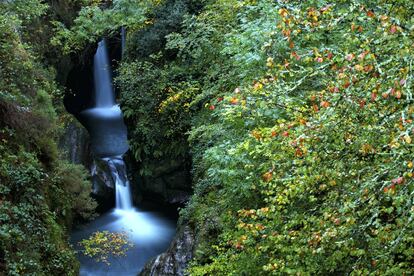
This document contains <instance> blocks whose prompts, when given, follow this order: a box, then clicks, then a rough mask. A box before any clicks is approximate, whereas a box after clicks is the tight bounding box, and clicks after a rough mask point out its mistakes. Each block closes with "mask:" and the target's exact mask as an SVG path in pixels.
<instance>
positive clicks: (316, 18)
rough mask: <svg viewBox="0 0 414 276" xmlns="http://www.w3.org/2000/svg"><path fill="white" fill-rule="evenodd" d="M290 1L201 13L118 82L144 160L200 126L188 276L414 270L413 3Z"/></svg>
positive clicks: (236, 4)
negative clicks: (194, 232) (196, 241)
mask: <svg viewBox="0 0 414 276" xmlns="http://www.w3.org/2000/svg"><path fill="white" fill-rule="evenodd" d="M279 2H280V3H276V2H275V1H270V0H269V1H232V0H217V1H209V2H208V3H204V4H205V5H204V7H203V8H202V10H201V11H198V12H196V13H186V14H184V15H183V16H182V17H181V18H182V22H181V24H180V29H178V30H176V31H175V32H174V33H171V34H169V35H167V38H166V39H167V42H166V45H165V46H164V49H162V48H161V50H160V53H159V54H158V55H156V56H143V55H142V51H139V47H138V46H136V45H135V46H134V45H131V46H129V48H130V49H131V51H133V49H136V50H137V51H138V53H133V52H131V53H129V56H130V57H129V58H130V60H128V61H127V62H125V63H124V64H123V66H122V68H121V71H120V84H121V88H122V91H123V94H122V96H121V103H122V108H123V109H124V110H125V114H126V117H127V121H128V124H129V125H130V126H131V127H132V128H133V132H132V133H130V134H131V135H132V137H133V139H132V149H133V151H134V153H135V155H136V157H137V158H138V159H141V160H143V158H145V157H143V156H156V154H157V153H156V149H162V150H161V152H167V150H166V149H165V148H163V147H164V143H167V144H171V143H174V141H169V140H168V139H159V140H158V138H161V137H167V136H166V133H177V134H180V133H182V131H181V130H182V129H186V128H188V127H189V125H191V131H190V132H189V136H188V139H189V142H190V150H191V153H192V157H193V168H194V170H193V176H194V181H195V185H196V186H195V195H194V196H193V197H192V199H191V202H190V203H189V205H188V206H187V208H186V209H185V210H184V211H183V212H182V215H183V216H186V217H187V218H188V219H190V220H191V222H192V223H194V224H195V225H196V227H197V228H198V230H199V232H198V233H199V238H200V239H199V244H198V245H197V251H196V253H197V254H196V258H195V260H194V261H193V263H192V265H191V267H190V269H189V273H190V274H191V275H269V274H274V275H281V274H299V275H302V274H305V275H308V274H318V275H319V274H321V275H327V274H330V275H338V274H340V275H342V274H353V275H359V274H370V273H371V274H377V275H382V274H384V275H395V274H404V273H405V274H412V273H413V267H412V262H413V258H414V252H413V251H412V245H413V239H412V233H413V230H414V229H413V228H412V218H413V216H412V191H413V185H414V183H413V165H412V162H413V160H414V156H413V150H412V136H413V119H414V118H413V114H414V110H413V108H412V99H413V98H412V75H413V72H412V64H411V63H412V45H413V42H414V38H413V29H412V25H413V24H412V23H413V21H412V18H411V14H412V13H413V11H414V7H413V4H412V3H411V1H399V2H398V5H395V4H396V3H397V2H395V3H394V1H350V0H341V1H336V2H327V1H279ZM148 31H149V30H148ZM153 31H155V30H153ZM143 32H144V31H140V32H138V33H137V35H138V34H140V33H141V34H142V33H143ZM133 36H134V35H130V37H133ZM154 36H155V34H154ZM137 38H139V37H138V36H137ZM138 41H139V40H138ZM160 41H161V40H160ZM129 42H130V43H138V42H136V41H133V40H130V41H129ZM134 47H135V48H134ZM171 53H175V54H173V55H172V54H171ZM135 57H139V58H140V60H139V61H138V60H134V58H135ZM143 59H144V60H143ZM183 84H184V86H183ZM175 87H178V88H179V89H176V88H175ZM185 87H191V90H190V91H192V92H189V91H188V89H184V90H183V88H185ZM169 88H172V89H171V90H170V89H169ZM182 95H186V97H185V98H184V99H185V101H184V102H183V103H184V104H182V103H181V102H178V104H174V105H172V106H171V108H168V109H167V111H168V112H167V113H162V112H161V111H162V110H164V109H163V108H161V109H160V107H163V105H164V104H167V103H168V104H169V103H170V102H173V101H171V100H172V99H181V96H182ZM187 107H188V108H189V109H187ZM188 110H189V111H190V112H189V113H188ZM180 113H181V114H182V115H187V116H183V117H179V114H180ZM177 115H178V117H177ZM165 116H168V117H171V118H174V119H172V120H171V122H170V124H163V123H162V122H163V120H164V119H165V118H168V117H165ZM177 120H178V121H177ZM183 123H184V124H183ZM180 124H183V126H184V128H181V127H177V126H179V125H180ZM176 127H177V128H176ZM175 130H179V131H175ZM177 137H182V138H181V139H187V136H186V135H182V136H177ZM175 141H176V140H175Z"/></svg>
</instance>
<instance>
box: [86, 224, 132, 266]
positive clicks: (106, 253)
mask: <svg viewBox="0 0 414 276" xmlns="http://www.w3.org/2000/svg"><path fill="white" fill-rule="evenodd" d="M79 245H80V246H82V248H83V251H82V253H83V254H85V255H86V256H89V257H91V258H94V259H95V260H96V261H97V262H103V263H105V264H107V265H110V264H111V263H110V261H109V259H110V257H122V256H125V254H126V252H128V250H129V249H131V247H132V246H133V244H132V243H130V242H128V235H127V233H125V232H108V231H98V232H95V233H93V234H92V235H91V236H90V237H89V238H88V239H84V240H82V241H81V242H79Z"/></svg>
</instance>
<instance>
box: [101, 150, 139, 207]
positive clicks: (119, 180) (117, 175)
mask: <svg viewBox="0 0 414 276" xmlns="http://www.w3.org/2000/svg"><path fill="white" fill-rule="evenodd" d="M105 161H106V162H107V163H108V167H109V169H110V171H111V175H112V179H113V180H114V182H115V202H116V209H120V210H131V209H132V207H133V206H132V198H131V190H130V187H129V181H128V178H127V174H126V168H125V163H124V160H122V156H117V157H111V158H105Z"/></svg>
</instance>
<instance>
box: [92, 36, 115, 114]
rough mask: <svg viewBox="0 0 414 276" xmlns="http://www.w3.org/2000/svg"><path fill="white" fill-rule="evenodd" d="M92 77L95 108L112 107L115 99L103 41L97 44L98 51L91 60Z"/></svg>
mask: <svg viewBox="0 0 414 276" xmlns="http://www.w3.org/2000/svg"><path fill="white" fill-rule="evenodd" d="M93 77H94V83H95V100H96V107H112V106H114V105H115V99H114V98H115V97H114V93H113V87H112V78H111V65H110V63H109V58H108V50H107V47H106V42H105V39H103V40H101V41H100V42H99V43H98V49H97V50H96V54H95V57H94V59H93Z"/></svg>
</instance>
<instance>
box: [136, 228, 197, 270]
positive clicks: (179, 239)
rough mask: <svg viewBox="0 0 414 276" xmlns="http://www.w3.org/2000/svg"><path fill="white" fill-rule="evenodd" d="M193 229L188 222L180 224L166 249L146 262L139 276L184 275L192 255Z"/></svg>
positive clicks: (193, 244) (193, 246) (193, 245)
mask: <svg viewBox="0 0 414 276" xmlns="http://www.w3.org/2000/svg"><path fill="white" fill-rule="evenodd" d="M194 248H195V231H194V229H192V228H191V227H190V226H189V225H188V224H185V223H183V224H181V225H180V226H179V229H178V231H177V234H176V236H175V238H174V240H173V242H172V243H171V245H170V247H169V248H168V250H167V251H166V252H165V253H163V254H161V255H158V256H157V257H155V258H154V259H152V260H151V261H150V262H148V263H147V264H146V265H145V267H144V268H143V269H142V271H141V272H140V274H139V275H140V276H169V275H175V276H177V275H178V276H180V275H184V272H185V269H186V268H187V266H188V263H189V262H190V261H191V259H192V257H193V255H194Z"/></svg>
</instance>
